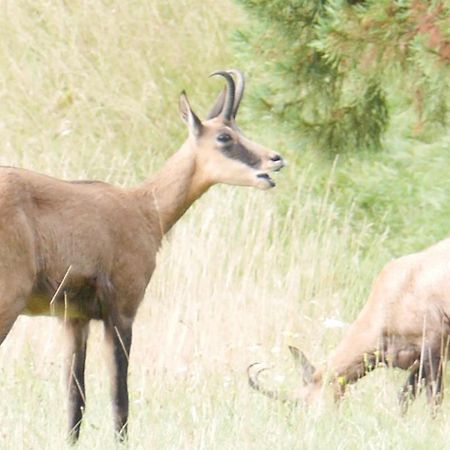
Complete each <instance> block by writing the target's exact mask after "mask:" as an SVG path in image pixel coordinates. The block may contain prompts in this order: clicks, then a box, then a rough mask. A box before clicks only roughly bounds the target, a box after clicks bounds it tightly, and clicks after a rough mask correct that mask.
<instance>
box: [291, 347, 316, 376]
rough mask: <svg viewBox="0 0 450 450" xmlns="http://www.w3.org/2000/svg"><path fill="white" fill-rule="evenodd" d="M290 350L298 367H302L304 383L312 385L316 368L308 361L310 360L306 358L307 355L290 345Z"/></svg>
mask: <svg viewBox="0 0 450 450" xmlns="http://www.w3.org/2000/svg"><path fill="white" fill-rule="evenodd" d="M289 350H290V352H291V354H292V356H293V357H294V361H295V363H296V365H300V366H301V369H302V378H303V382H304V383H305V384H310V383H312V382H313V375H314V372H315V371H316V368H315V367H314V366H313V365H312V364H311V363H310V362H309V361H308V358H307V357H306V356H305V354H304V353H303V352H302V351H301V350H299V349H298V348H297V347H294V346H292V345H290V346H289Z"/></svg>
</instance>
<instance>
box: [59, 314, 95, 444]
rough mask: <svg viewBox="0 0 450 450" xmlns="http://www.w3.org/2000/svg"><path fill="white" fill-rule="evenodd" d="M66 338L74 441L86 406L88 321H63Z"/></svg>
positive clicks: (71, 435)
mask: <svg viewBox="0 0 450 450" xmlns="http://www.w3.org/2000/svg"><path fill="white" fill-rule="evenodd" d="M65 326H66V332H67V338H68V341H69V342H68V346H69V350H68V358H67V359H68V361H67V377H68V391H69V405H68V408H69V433H70V434H69V439H70V440H71V441H72V442H75V441H76V440H77V439H78V437H79V436H80V427H81V420H82V419H83V414H84V409H85V407H86V393H85V387H84V367H85V362H86V343H87V338H88V334H89V321H87V320H82V319H67V320H66V322H65Z"/></svg>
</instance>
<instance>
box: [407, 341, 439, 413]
mask: <svg viewBox="0 0 450 450" xmlns="http://www.w3.org/2000/svg"><path fill="white" fill-rule="evenodd" d="M442 379H443V367H442V358H441V355H440V354H439V353H436V352H433V351H431V349H429V348H427V349H425V351H424V354H423V356H422V358H421V361H420V362H419V361H417V363H415V364H414V365H413V367H412V368H411V369H410V373H409V375H408V378H407V379H406V382H405V384H404V385H403V387H402V389H401V391H400V395H399V402H400V410H401V413H402V414H405V413H406V411H407V410H408V407H409V404H410V403H411V402H412V401H413V400H414V399H415V398H416V397H417V395H418V394H419V392H420V390H421V388H422V386H425V388H426V393H427V399H428V403H429V404H430V406H431V408H432V415H434V414H435V413H436V411H437V409H438V407H439V405H440V404H441V402H442Z"/></svg>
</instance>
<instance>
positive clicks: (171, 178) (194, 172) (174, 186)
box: [133, 141, 211, 235]
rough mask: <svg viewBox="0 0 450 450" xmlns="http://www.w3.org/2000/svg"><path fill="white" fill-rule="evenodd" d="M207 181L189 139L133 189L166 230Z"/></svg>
mask: <svg viewBox="0 0 450 450" xmlns="http://www.w3.org/2000/svg"><path fill="white" fill-rule="evenodd" d="M210 186H211V183H208V182H207V180H205V179H204V177H203V176H202V174H201V173H200V171H199V170H198V168H197V166H196V162H195V157H194V154H193V151H192V149H191V148H190V146H189V141H186V142H185V144H184V145H183V146H182V147H181V148H180V149H179V150H178V151H177V152H176V153H175V154H173V155H172V156H171V157H170V158H169V159H168V160H167V161H166V162H165V164H164V165H163V167H162V168H161V169H160V170H159V171H157V172H156V173H155V174H153V175H152V176H150V177H149V178H148V179H147V180H145V181H144V182H143V183H142V184H141V185H140V186H138V187H137V188H135V189H133V192H134V193H135V195H136V194H137V195H138V196H139V197H140V198H141V199H142V200H143V205H142V208H143V209H144V212H145V213H146V215H147V216H148V217H149V218H150V219H151V220H156V221H159V226H160V229H161V233H162V235H164V234H166V233H167V232H168V231H169V230H170V229H171V228H172V226H173V225H174V224H175V223H176V222H177V221H178V219H180V217H181V216H182V215H183V214H184V213H185V212H186V210H187V209H188V208H189V207H190V206H191V205H192V203H194V201H195V200H197V199H198V198H199V197H200V196H201V195H202V194H203V193H204V192H206V191H207V190H208V188H209V187H210Z"/></svg>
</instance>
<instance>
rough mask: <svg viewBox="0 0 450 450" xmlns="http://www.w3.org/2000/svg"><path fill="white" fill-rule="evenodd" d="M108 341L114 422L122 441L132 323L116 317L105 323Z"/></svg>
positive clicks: (124, 437) (125, 421) (126, 406)
mask: <svg viewBox="0 0 450 450" xmlns="http://www.w3.org/2000/svg"><path fill="white" fill-rule="evenodd" d="M105 331H106V340H107V342H108V345H109V346H110V351H111V356H112V358H111V387H112V397H113V408H114V411H113V413H114V422H115V430H116V433H117V437H118V439H119V440H120V441H124V440H126V439H127V427H128V383H127V378H128V362H129V355H130V348H131V340H132V321H131V320H130V319H128V318H121V317H115V318H114V319H113V318H111V317H110V318H109V319H107V320H106V321H105Z"/></svg>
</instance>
